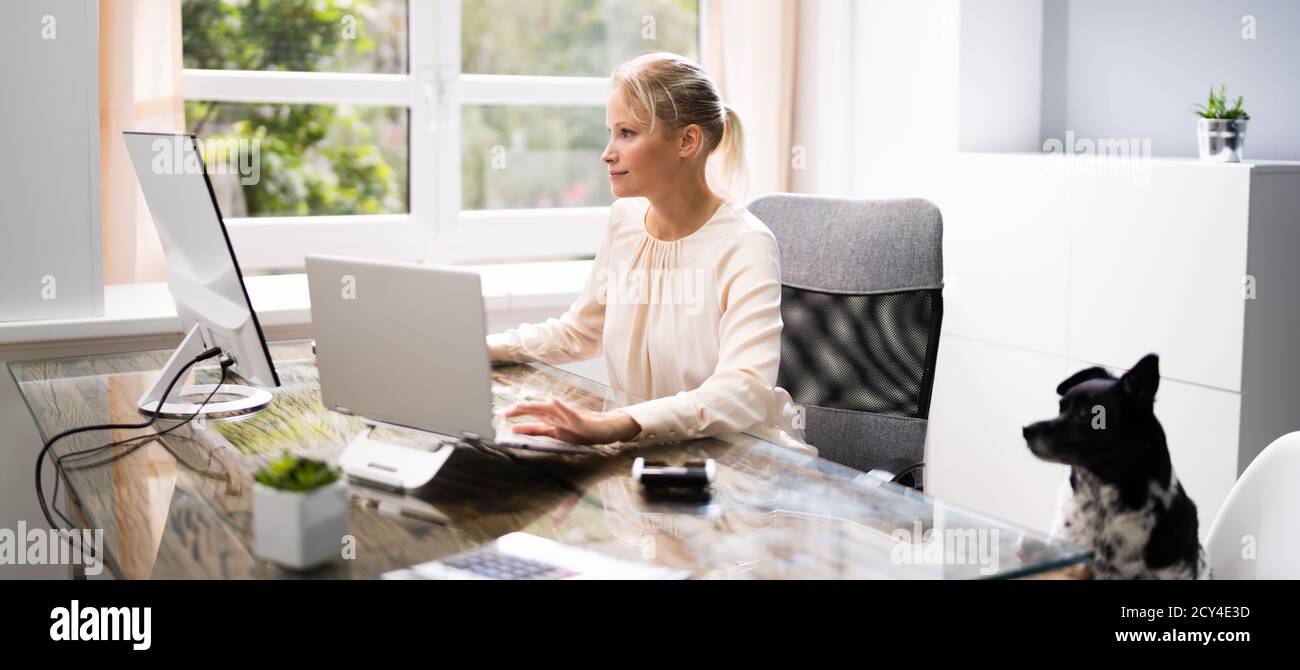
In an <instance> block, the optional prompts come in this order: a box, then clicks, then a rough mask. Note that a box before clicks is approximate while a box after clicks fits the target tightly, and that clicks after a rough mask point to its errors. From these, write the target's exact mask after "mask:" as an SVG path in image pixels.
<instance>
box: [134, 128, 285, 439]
mask: <svg viewBox="0 0 1300 670" xmlns="http://www.w3.org/2000/svg"><path fill="white" fill-rule="evenodd" d="M122 136H123V139H124V140H125V141H126V148H127V152H128V153H129V154H130V156H131V163H132V164H133V165H134V166H135V173H136V176H137V177H138V178H139V181H140V190H141V191H143V192H144V198H145V202H147V203H148V205H149V213H150V214H151V215H152V216H153V221H154V225H155V226H156V227H157V228H158V239H159V240H160V241H161V242H162V247H163V251H164V252H166V255H167V265H168V271H167V288H168V289H169V290H170V291H171V294H172V298H173V300H174V301H175V302H176V314H177V316H179V317H180V320H181V328H182V330H183V331H184V332H185V333H186V335H185V339H184V341H182V342H181V345H180V347H179V348H177V349H176V351H175V352H174V353H173V354H172V356H171V358H170V359H169V360H168V361H167V365H166V367H164V368H163V370H162V373H161V375H160V376H159V378H158V381H157V382H156V383H155V384H154V386H153V388H151V389H149V390H148V391H146V392H145V394H144V395H143V396H141V398H140V401H139V407H140V409H141V410H142V411H144V412H145V413H148V414H154V413H157V414H160V415H163V416H181V415H190V414H194V413H195V412H200V413H202V414H215V413H228V412H240V411H252V410H256V409H260V408H262V407H265V406H266V405H268V404H269V403H270V401H271V394H270V393H269V392H267V391H265V390H263V389H259V388H254V387H253V386H248V385H242V384H227V385H224V386H222V388H221V393H222V394H223V395H225V396H236V398H235V399H232V400H225V401H220V402H213V403H207V404H205V405H203V406H202V407H200V405H199V404H198V403H194V402H184V401H183V400H182V399H183V398H195V397H197V398H198V399H200V400H202V399H204V398H206V397H207V395H208V393H210V392H211V391H212V388H213V387H212V386H211V385H200V386H177V387H176V388H175V389H173V391H172V393H171V395H169V396H168V397H167V398H166V399H165V401H164V403H163V405H162V406H161V409H160V408H159V405H158V401H159V400H160V399H162V394H163V392H164V391H165V390H166V387H167V384H168V383H169V382H170V381H171V379H172V377H174V376H175V375H176V374H178V373H179V372H180V370H181V369H182V368H183V367H184V365H185V364H186V363H188V362H189V361H190V360H191V359H193V358H194V357H195V356H197V355H198V354H200V353H202V352H204V351H206V350H208V349H211V348H213V347H220V348H221V350H222V352H223V355H225V356H228V357H229V358H231V359H233V361H234V365H233V366H232V367H231V370H232V371H233V372H234V373H235V374H237V375H238V376H239V377H240V378H242V379H243V380H245V381H247V382H248V383H249V384H253V385H257V386H271V387H275V386H279V385H280V378H279V376H278V375H277V374H276V372H275V365H274V364H273V363H272V361H271V353H270V351H269V350H268V349H267V347H266V338H265V337H264V336H263V334H262V326H261V324H260V323H258V321H257V313H256V312H254V311H253V305H252V302H250V301H249V299H248V291H247V290H246V289H245V287H244V279H243V274H242V273H241V272H240V269H239V261H238V260H237V259H236V258H235V249H234V247H233V246H232V245H231V244H230V235H229V234H228V233H227V231H226V224H225V221H224V220H222V218H221V210H220V208H219V207H218V206H217V199H216V194H215V193H214V191H213V190H212V182H211V180H210V179H209V178H208V173H207V169H206V167H205V166H204V163H203V157H202V155H201V154H200V152H199V146H198V141H197V140H196V139H195V137H194V136H193V135H183V134H172V133H142V132H124V133H122Z"/></svg>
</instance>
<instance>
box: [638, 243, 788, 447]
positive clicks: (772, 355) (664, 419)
mask: <svg viewBox="0 0 1300 670" xmlns="http://www.w3.org/2000/svg"><path fill="white" fill-rule="evenodd" d="M714 273H715V281H716V284H715V285H716V286H717V287H718V296H717V297H718V301H719V307H720V311H721V314H722V317H721V322H720V323H719V327H718V331H719V343H718V364H717V367H715V368H714V370H713V373H712V374H711V375H710V376H709V378H708V379H705V380H704V383H703V384H701V385H700V386H699V388H696V389H695V390H692V391H683V392H680V393H678V394H676V395H673V396H668V397H664V398H658V399H655V400H649V401H646V402H643V403H639V404H636V405H632V406H630V407H626V408H623V409H622V411H623V412H626V413H627V414H628V415H630V416H631V417H632V418H633V419H635V420H636V422H637V423H639V424H640V425H641V433H640V434H638V435H637V437H636V438H635V439H636V440H637V441H638V442H655V441H664V440H675V439H689V438H692V437H703V436H714V435H724V434H727V433H736V432H743V431H747V430H750V429H752V428H754V427H755V426H757V425H758V424H760V423H762V422H763V421H764V420H765V419H766V418H767V415H768V411H769V405H772V404H773V403H774V402H775V396H774V390H773V387H774V386H775V384H776V374H777V369H778V367H779V366H780V362H781V326H782V324H781V269H780V257H779V256H778V254H777V246H776V238H774V237H773V236H772V234H771V232H770V231H767V230H751V231H745V232H744V233H741V234H739V235H735V236H733V237H732V238H730V239H728V240H727V241H726V242H724V243H723V244H722V245H721V246H720V248H719V256H718V262H717V265H716V266H715V267H714Z"/></svg>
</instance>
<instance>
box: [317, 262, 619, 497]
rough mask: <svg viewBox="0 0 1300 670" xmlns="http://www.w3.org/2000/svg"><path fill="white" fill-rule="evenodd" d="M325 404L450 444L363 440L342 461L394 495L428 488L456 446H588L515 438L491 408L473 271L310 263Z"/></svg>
mask: <svg viewBox="0 0 1300 670" xmlns="http://www.w3.org/2000/svg"><path fill="white" fill-rule="evenodd" d="M306 264H307V282H308V286H309V290H310V294H311V320H312V331H313V335H314V337H315V340H316V345H315V350H316V367H317V369H318V371H319V374H320V387H321V402H322V403H323V404H324V405H325V406H326V407H328V408H330V409H332V410H335V411H338V412H342V413H344V414H350V415H354V416H358V417H362V418H364V419H365V420H367V421H368V422H370V423H372V424H386V425H393V426H401V427H404V428H413V429H416V430H420V431H425V432H428V433H434V434H436V435H439V436H443V437H446V438H447V445H448V449H439V450H435V451H433V452H430V451H428V450H421V449H415V448H411V447H408V446H401V445H393V444H386V443H384V442H380V441H376V440H372V439H370V437H369V433H365V434H362V435H358V436H357V438H356V439H355V440H354V441H353V443H352V444H351V445H350V446H349V448H348V450H347V451H346V452H345V453H344V454H343V457H342V458H341V459H340V466H341V467H342V468H343V470H344V471H345V472H347V473H348V474H349V475H352V476H354V477H360V478H362V479H365V480H367V481H370V482H373V483H378V484H381V485H385V486H387V487H389V488H395V489H413V488H418V487H419V486H422V485H423V484H425V483H427V482H428V480H429V479H431V478H432V477H433V475H434V474H436V472H437V470H438V469H439V468H440V467H441V466H442V463H443V462H445V461H446V459H447V457H448V456H449V455H450V452H449V448H450V446H451V445H453V444H455V443H457V442H463V441H469V442H473V443H478V444H482V445H484V446H489V447H497V448H508V449H526V450H532V451H546V452H554V453H569V454H575V453H576V454H593V453H600V452H599V450H597V449H595V448H594V447H589V446H581V445H574V444H569V443H567V442H562V441H560V440H556V439H552V438H549V437H543V436H534V435H521V434H518V433H514V432H511V431H510V428H509V423H507V422H506V420H505V418H504V417H502V416H498V415H497V414H496V413H495V412H494V411H493V404H492V398H493V393H492V377H491V368H492V363H491V358H490V356H489V354H488V349H487V342H486V338H487V332H486V328H487V327H486V320H485V317H484V313H483V292H482V288H481V285H480V280H479V276H478V275H477V274H476V273H473V272H467V271H463V270H455V269H450V268H436V267H431V266H426V265H419V264H416V263H400V262H392V261H375V260H362V259H355V258H344V257H339V256H323V255H309V256H307V263H306Z"/></svg>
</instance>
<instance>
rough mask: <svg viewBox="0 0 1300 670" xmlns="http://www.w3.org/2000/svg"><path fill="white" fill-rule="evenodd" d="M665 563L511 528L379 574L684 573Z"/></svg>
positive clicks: (559, 576) (682, 575) (603, 576)
mask: <svg viewBox="0 0 1300 670" xmlns="http://www.w3.org/2000/svg"><path fill="white" fill-rule="evenodd" d="M687 576H688V575H687V574H686V573H683V572H679V571H673V570H670V569H668V568H664V567H660V566H655V565H646V564H643V563H636V562H633V561H626V560H623V559H619V558H614V557H612V556H606V555H604V554H601V553H599V552H595V551H592V550H589V549H583V548H580V547H574V546H570V545H566V544H562V543H559V542H555V541H554V540H548V539H546V538H542V537H538V536H536V535H530V534H528V533H510V534H509V535H506V536H504V537H501V538H499V539H498V540H497V541H496V542H493V543H491V544H488V545H485V546H482V547H479V548H477V549H471V550H469V551H466V552H464V553H460V554H456V555H455V556H451V557H449V558H444V559H440V560H437V561H430V562H428V563H421V564H420V565H416V566H412V567H410V568H405V569H402V570H394V571H392V572H386V573H384V574H383V575H381V578H382V579H497V580H527V579H684V578H686V577H687Z"/></svg>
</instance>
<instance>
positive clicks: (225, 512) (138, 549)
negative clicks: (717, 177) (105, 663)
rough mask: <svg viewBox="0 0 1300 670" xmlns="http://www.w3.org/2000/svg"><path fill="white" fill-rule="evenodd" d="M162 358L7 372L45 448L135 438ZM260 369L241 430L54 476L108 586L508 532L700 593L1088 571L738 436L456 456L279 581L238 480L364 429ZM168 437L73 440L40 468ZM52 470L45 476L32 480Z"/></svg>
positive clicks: (154, 445) (595, 398) (412, 439)
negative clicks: (708, 586) (705, 462)
mask: <svg viewBox="0 0 1300 670" xmlns="http://www.w3.org/2000/svg"><path fill="white" fill-rule="evenodd" d="M168 354H169V352H165V351H154V352H143V353H133V354H115V355H107V356H96V357H87V358H67V359H55V360H45V361H25V362H15V363H11V364H10V366H9V369H10V373H11V374H12V375H13V377H14V379H15V381H16V382H17V386H18V388H19V390H20V392H21V394H22V396H23V398H24V399H25V400H26V402H27V406H28V408H29V409H30V410H31V413H32V416H33V417H34V419H35V421H36V425H37V427H38V429H39V430H40V433H41V435H42V437H43V438H48V437H49V436H51V435H54V434H56V433H58V432H61V431H63V430H66V429H69V428H73V427H77V426H82V425H88V424H101V423H134V422H140V421H141V420H142V415H141V414H140V413H139V412H138V411H137V409H136V406H135V403H136V400H137V399H138V398H139V397H140V395H141V393H142V392H143V391H144V389H145V388H146V387H147V386H148V385H149V384H150V383H152V382H153V380H154V378H156V377H157V375H158V371H159V370H160V369H161V368H162V366H163V364H164V363H165V362H166V357H167V355H168ZM271 355H272V357H273V358H274V360H275V363H276V367H277V370H278V371H279V374H280V378H281V381H282V384H283V385H282V386H281V387H280V388H278V389H273V394H274V399H273V401H272V404H271V405H270V406H269V407H268V408H266V409H264V410H262V411H260V412H258V413H256V414H253V415H250V416H245V417H235V418H230V419H221V418H209V419H207V420H197V419H196V420H195V421H194V422H192V423H190V424H188V425H185V426H183V427H181V428H179V429H178V430H176V431H175V432H173V433H171V434H169V435H166V436H163V437H161V438H156V439H153V440H150V441H144V442H142V443H140V444H138V445H137V446H130V445H128V446H123V447H115V448H114V449H113V450H111V451H103V452H98V453H96V454H92V455H81V456H68V457H67V458H65V459H64V460H63V464H64V471H63V473H62V475H61V481H60V482H59V484H60V493H59V497H58V504H59V506H60V509H61V510H63V512H64V514H66V515H67V516H68V517H69V518H71V519H72V520H73V521H74V522H75V523H76V524H77V525H79V526H81V527H85V528H92V529H102V530H103V531H104V548H105V564H106V566H107V567H108V568H109V570H110V571H111V573H112V574H113V575H114V576H116V577H119V578H131V579H141V578H172V579H174V578H182V579H187V578H197V579H228V578H235V579H245V578H373V577H376V576H378V575H379V574H380V573H382V572H385V571H388V570H393V569H396V568H401V567H406V566H409V565H412V564H415V563H422V562H425V561H429V560H433V559H436V558H439V557H442V556H447V555H449V554H452V553H455V552H459V551H462V550H465V549H468V548H471V547H474V546H477V545H479V544H482V543H485V542H488V541H490V540H492V539H494V538H496V537H499V536H501V535H504V534H506V533H508V532H511V531H516V530H522V531H525V532H529V533H533V534H536V535H540V536H543V537H548V538H552V539H555V540H558V541H561V542H566V543H570V544H574V545H581V546H585V547H588V548H591V549H595V550H598V551H602V552H605V553H608V554H612V555H615V556H619V557H623V558H627V559H631V560H636V561H647V562H653V563H657V564H662V565H666V566H669V567H673V568H677V569H682V570H686V571H689V572H690V573H691V574H692V575H693V576H695V577H696V578H702V579H733V578H743V579H787V578H794V579H878V578H920V579H969V578H1006V577H1024V576H1030V575H1037V574H1039V573H1045V572H1049V571H1055V570H1059V569H1061V568H1065V567H1067V566H1071V565H1074V564H1076V563H1081V562H1084V561H1087V560H1088V559H1089V558H1090V556H1089V554H1088V553H1087V552H1085V551H1082V550H1080V549H1078V548H1077V547H1074V546H1071V545H1068V544H1064V543H1061V542H1058V541H1053V540H1049V539H1048V538H1047V537H1045V536H1043V535H1041V534H1039V533H1036V532H1033V531H1030V530H1027V529H1024V528H1021V527H1019V526H1016V525H1013V524H1010V523H1007V522H1004V521H1000V520H998V519H994V518H991V517H989V516H987V515H984V514H981V513H978V512H975V511H972V510H969V509H965V508H963V507H961V506H959V505H953V504H950V503H946V502H944V501H942V500H937V499H935V498H931V497H928V496H925V495H921V494H920V493H917V492H916V491H913V490H911V489H906V488H903V487H900V486H896V485H893V484H879V483H876V482H875V480H870V479H869V478H867V477H865V476H864V475H863V474H862V473H861V472H858V471H856V470H852V469H850V468H847V467H843V466H840V465H837V464H835V463H831V462H829V461H826V460H822V459H818V458H813V457H809V456H806V455H801V454H798V453H794V452H792V451H790V450H788V449H784V448H782V447H780V446H777V445H774V444H771V443H768V442H765V441H762V440H760V439H757V438H755V437H751V436H749V435H744V434H737V435H730V436H725V437H721V438H704V439H698V440H693V441H687V442H680V443H673V444H661V445H642V446H638V445H614V446H608V447H602V448H601V451H600V453H597V454H593V455H583V456H557V455H550V454H537V453H528V452H511V454H510V455H503V454H500V453H494V452H492V451H487V450H476V449H473V448H470V447H458V448H457V450H456V452H455V454H454V455H453V456H452V458H451V459H450V460H449V461H448V462H447V464H446V465H445V466H444V467H443V469H442V471H441V472H439V474H438V475H437V477H436V478H435V479H434V481H433V483H432V484H430V486H429V487H426V488H427V489H428V490H427V492H423V493H422V494H421V495H420V496H418V497H416V496H400V495H395V494H390V493H384V492H381V491H377V490H375V489H371V488H369V487H366V486H361V485H355V484H350V485H349V486H350V492H351V496H352V506H351V518H350V531H349V534H350V535H351V538H350V541H351V543H352V545H351V546H352V548H353V550H354V551H353V552H352V556H353V557H352V558H347V559H341V560H340V561H338V562H337V563H334V564H331V565H327V566H323V567H321V568H318V569H316V570H313V571H310V572H306V573H295V572H292V571H289V570H285V569H283V568H280V567H279V566H277V565H275V564H273V563H271V562H269V561H265V560H260V559H258V558H256V557H255V556H254V555H253V554H252V510H251V506H252V474H253V473H254V472H255V471H256V469H257V468H258V467H259V466H260V465H261V464H262V463H263V462H265V461H266V460H268V459H270V458H272V457H275V456H277V455H279V454H281V453H283V452H285V451H291V452H294V453H299V454H303V455H307V456H310V457H312V458H317V459H322V460H327V461H335V460H336V459H337V458H338V456H339V454H340V453H342V451H343V449H344V447H345V446H346V445H347V444H348V442H349V440H350V439H351V438H352V437H354V436H355V435H356V434H357V433H360V432H362V431H365V430H370V426H368V425H367V424H366V423H365V422H364V421H363V420H361V419H359V418H356V417H351V416H347V415H343V414H339V413H336V412H332V411H330V410H327V409H325V408H324V407H323V406H322V405H321V403H320V388H319V383H318V378H317V373H316V366H315V362H314V360H313V358H312V353H311V346H310V344H309V343H303V342H297V343H279V344H275V345H272V346H271ZM492 374H493V388H494V393H495V395H496V398H495V402H496V403H497V405H498V406H501V405H505V404H509V403H512V402H515V401H516V400H521V399H550V398H560V399H563V400H565V401H566V402H570V403H573V404H575V405H579V406H582V407H587V408H589V409H594V410H609V409H614V408H617V407H622V406H626V405H628V404H632V403H635V402H636V401H637V399H636V398H633V397H631V396H628V395H626V394H621V393H618V392H616V391H614V390H613V389H611V388H609V387H607V386H605V385H603V384H599V383H597V382H594V381H592V380H589V379H585V378H583V377H579V376H577V375H574V374H571V373H568V372H565V371H563V370H560V369H558V368H554V367H550V366H546V365H539V364H530V365H510V366H501V367H495V368H493V371H492ZM191 377H192V378H193V382H191V383H211V382H214V381H216V377H217V368H215V367H199V368H196V369H195V370H194V371H193V372H192V373H191ZM435 387H436V388H438V389H439V391H440V392H447V393H454V392H455V389H454V388H449V387H437V386H436V385H435ZM176 423H177V422H176V421H167V420H162V421H159V423H158V424H157V425H156V426H155V427H153V428H150V429H146V430H115V431H106V432H100V433H91V434H81V435H76V436H73V437H71V438H68V439H65V440H64V441H61V442H60V443H59V444H57V445H56V446H55V447H54V449H53V450H52V454H51V456H52V457H53V458H58V457H60V456H67V455H68V454H70V453H71V452H73V451H79V450H86V449H89V448H92V447H95V446H98V445H101V444H104V443H107V442H110V441H115V440H120V439H124V438H127V437H132V436H135V435H143V434H148V433H152V432H154V431H155V430H157V429H159V428H166V427H169V426H173V425H175V424H176ZM374 431H375V432H374V436H376V437H380V438H383V439H386V440H392V441H399V442H404V443H406V444H409V445H411V446H412V447H413V448H427V449H432V448H436V447H437V438H436V437H434V436H432V435H428V434H424V433H417V432H414V431H404V430H401V429H396V428H391V427H384V426H381V427H377V428H375V429H374ZM636 456H646V457H648V458H657V459H661V460H666V461H669V462H672V463H680V462H683V461H685V460H688V459H696V458H703V457H710V458H713V459H715V460H716V461H717V464H718V476H717V481H716V483H715V485H714V490H713V492H712V495H711V496H710V497H709V498H708V499H706V500H696V501H683V500H671V501H656V500H651V499H647V498H646V497H645V496H644V495H643V493H642V491H641V488H640V486H639V485H638V484H637V483H635V482H634V481H632V480H631V478H630V470H631V463H632V460H633V459H634V458H635V457H636ZM52 469H53V468H51V467H50V463H49V462H47V463H46V471H47V472H48V471H52ZM47 481H48V478H47ZM990 485H991V486H993V485H997V484H996V483H992V482H990ZM50 493H51V492H50V491H49V490H48V489H47V491H46V494H47V496H49V495H50ZM340 542H341V544H340V551H341V554H342V548H343V539H341V540H340Z"/></svg>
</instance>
